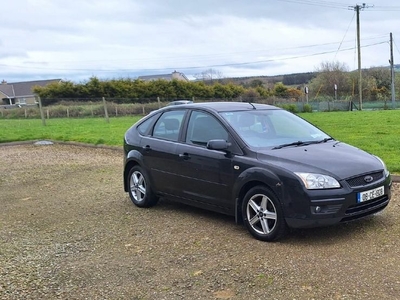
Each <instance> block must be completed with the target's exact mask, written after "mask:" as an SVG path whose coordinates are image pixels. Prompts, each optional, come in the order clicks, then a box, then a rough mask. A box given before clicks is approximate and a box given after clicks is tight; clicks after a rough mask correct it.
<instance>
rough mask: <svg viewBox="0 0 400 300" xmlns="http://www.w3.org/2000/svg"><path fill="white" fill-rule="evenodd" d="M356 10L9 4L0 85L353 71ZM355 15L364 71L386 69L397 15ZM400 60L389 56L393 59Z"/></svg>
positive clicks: (152, 1) (309, 5) (287, 0)
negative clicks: (330, 66) (330, 64)
mask: <svg viewBox="0 0 400 300" xmlns="http://www.w3.org/2000/svg"><path fill="white" fill-rule="evenodd" d="M352 5H353V6H354V3H343V2H340V3H339V2H326V1H314V0H307V1H306V0H269V1H261V0H248V1H246V2H244V1H241V0H240V1H239V0H232V1H227V0H219V1H211V0H204V1H196V2H195V1H178V0H149V1H146V2H144V1H139V0H115V1H104V0H98V1H93V0H82V1H77V0H71V1H61V0H53V1H50V0H14V1H8V2H6V3H5V4H3V9H4V11H8V12H10V11H17V12H18V13H16V14H3V18H2V36H1V41H0V45H1V49H0V65H1V66H2V68H1V73H0V75H1V76H2V77H4V78H6V79H7V80H8V81H11V80H12V79H15V80H18V78H20V77H24V78H26V76H31V77H32V80H34V79H38V78H43V77H45V78H46V77H47V78H50V77H53V76H55V77H57V78H67V79H70V80H82V79H84V78H85V77H86V78H89V77H90V76H98V77H100V78H115V77H128V76H129V77H137V76H140V75H146V74H152V73H153V72H154V73H153V74H161V73H168V72H172V71H174V70H178V71H180V72H184V73H185V74H186V75H187V76H189V77H190V76H191V75H193V74H196V73H200V72H202V71H204V70H206V69H209V68H217V69H218V70H219V71H221V72H222V73H223V74H224V75H225V76H228V77H229V76H235V77H238V76H252V75H254V76H256V75H276V74H284V73H299V72H309V71H313V70H314V69H315V67H316V66H318V65H319V64H320V63H321V62H322V61H332V60H339V61H342V62H345V63H347V64H348V65H349V66H350V68H354V57H355V51H356V45H355V37H356V26H355V12H354V10H351V9H349V7H351V6H352ZM379 5H380V6H376V7H373V8H372V7H371V8H368V9H365V10H363V11H362V12H361V13H360V18H361V33H362V45H363V54H362V58H363V66H364V67H368V66H377V65H386V64H387V58H388V56H389V48H388V40H389V32H393V33H394V36H395V40H396V37H397V36H398V35H399V36H400V19H399V18H398V17H397V15H398V12H399V11H400V7H397V6H393V3H392V2H391V1H388V0H381V2H380V3H379ZM398 54H399V52H398V51H397V52H396V55H395V60H396V56H397V55H398Z"/></svg>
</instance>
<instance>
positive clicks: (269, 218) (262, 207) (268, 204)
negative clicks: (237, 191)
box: [242, 186, 287, 242]
mask: <svg viewBox="0 0 400 300" xmlns="http://www.w3.org/2000/svg"><path fill="white" fill-rule="evenodd" d="M242 217H243V221H244V224H245V225H246V227H247V229H248V230H249V232H250V233H251V234H252V235H253V236H254V237H255V238H256V239H258V240H261V241H266V242H272V241H276V240H278V239H280V238H282V237H283V236H284V235H285V234H286V232H287V225H286V222H285V219H284V217H283V210H282V207H281V204H280V203H279V201H278V199H277V198H276V196H275V195H274V194H273V193H272V192H271V191H270V190H269V189H267V188H266V187H263V186H256V187H253V188H252V189H250V190H249V191H248V192H247V193H246V195H245V197H244V199H243V206H242Z"/></svg>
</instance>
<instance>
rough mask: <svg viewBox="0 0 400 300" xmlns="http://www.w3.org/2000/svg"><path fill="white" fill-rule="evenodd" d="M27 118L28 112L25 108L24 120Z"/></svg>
mask: <svg viewBox="0 0 400 300" xmlns="http://www.w3.org/2000/svg"><path fill="white" fill-rule="evenodd" d="M27 117H28V112H27V111H26V108H25V119H26V118H27Z"/></svg>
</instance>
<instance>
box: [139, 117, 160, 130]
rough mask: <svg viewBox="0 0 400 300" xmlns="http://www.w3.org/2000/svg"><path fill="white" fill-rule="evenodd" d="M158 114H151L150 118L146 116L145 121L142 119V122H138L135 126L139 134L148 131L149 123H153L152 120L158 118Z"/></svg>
mask: <svg viewBox="0 0 400 300" xmlns="http://www.w3.org/2000/svg"><path fill="white" fill-rule="evenodd" d="M158 116H159V115H155V116H152V117H151V118H148V119H147V120H146V121H144V122H143V123H142V124H140V125H139V126H138V127H137V130H138V131H139V133H140V134H142V135H145V134H146V133H148V132H149V129H150V126H151V124H153V122H154V120H155V119H156V118H158Z"/></svg>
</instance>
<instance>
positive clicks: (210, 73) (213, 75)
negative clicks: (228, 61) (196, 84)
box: [194, 68, 223, 82]
mask: <svg viewBox="0 0 400 300" xmlns="http://www.w3.org/2000/svg"><path fill="white" fill-rule="evenodd" d="M194 77H195V78H196V79H197V80H203V81H210V82H213V80H216V79H221V78H223V75H222V73H221V72H220V71H218V70H215V69H212V68H211V69H208V70H205V71H203V72H201V73H200V74H195V75H194Z"/></svg>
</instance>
